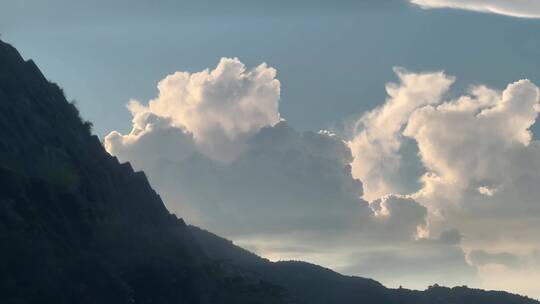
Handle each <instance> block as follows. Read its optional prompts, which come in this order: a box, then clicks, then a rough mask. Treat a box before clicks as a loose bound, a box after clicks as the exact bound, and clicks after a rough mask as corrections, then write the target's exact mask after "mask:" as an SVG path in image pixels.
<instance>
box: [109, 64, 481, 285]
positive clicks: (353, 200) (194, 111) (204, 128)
mask: <svg viewBox="0 0 540 304" xmlns="http://www.w3.org/2000/svg"><path fill="white" fill-rule="evenodd" d="M396 71H397V73H398V75H399V77H400V79H401V82H402V84H404V86H406V87H405V88H400V85H389V86H388V88H387V90H388V92H389V94H390V95H391V98H389V100H390V101H391V102H392V106H389V107H388V108H387V109H385V110H382V111H374V113H372V114H369V115H366V116H365V120H364V123H365V125H366V126H369V134H368V135H366V136H369V140H371V139H377V138H380V137H383V138H384V140H386V142H382V141H381V143H380V145H379V146H378V147H383V148H385V147H388V151H387V152H388V153H387V156H386V157H387V158H392V157H397V156H398V152H399V145H400V143H399V140H401V139H398V140H395V139H394V138H393V137H394V136H400V137H402V136H401V135H399V134H400V129H401V125H402V124H403V123H404V122H405V121H406V119H407V118H408V116H409V115H410V112H412V111H414V110H415V109H416V108H418V107H420V106H422V105H425V104H430V103H433V102H434V101H433V100H434V99H437V100H438V99H439V98H440V95H441V94H442V93H443V92H444V91H445V90H446V89H447V87H448V86H449V85H450V84H451V82H452V78H450V77H446V76H444V74H443V73H440V72H439V73H426V74H421V75H418V74H413V73H408V72H406V71H405V70H402V69H398V70H396ZM275 75H276V72H275V70H273V69H272V68H268V67H267V66H266V65H260V66H259V67H257V68H255V69H253V70H249V71H248V70H246V68H245V67H244V65H243V64H242V63H241V62H240V61H238V60H237V59H222V60H221V61H220V63H219V64H218V66H217V67H216V68H215V69H214V70H212V71H208V70H206V71H203V72H199V73H193V74H190V73H186V72H177V73H175V74H173V75H170V76H167V77H166V78H165V79H164V80H162V81H161V82H160V83H159V85H158V89H159V96H158V97H157V98H155V99H153V100H151V101H149V103H148V104H147V105H144V104H142V103H140V102H130V104H129V109H130V111H131V112H132V114H133V121H132V123H133V128H132V131H131V132H130V133H129V134H120V133H119V132H116V131H113V132H111V133H110V134H109V135H108V136H107V137H106V138H105V141H104V145H105V147H106V149H107V151H109V153H111V154H113V155H115V156H117V157H118V158H119V159H120V160H121V161H130V162H131V163H132V165H133V166H134V167H135V168H137V169H142V170H144V171H145V172H146V173H147V175H148V177H149V180H150V182H151V183H152V185H153V187H154V188H155V189H156V190H157V191H158V193H160V195H161V196H162V197H163V199H164V201H165V203H166V205H167V207H168V208H169V209H170V210H171V211H173V212H175V213H176V214H178V215H179V216H182V217H185V218H186V220H187V221H188V222H190V223H192V224H195V225H199V226H202V227H204V228H207V229H210V230H212V231H215V232H217V233H219V234H221V235H224V236H226V237H230V238H232V239H233V240H235V241H237V242H238V243H239V244H242V245H244V246H247V247H248V248H251V249H255V250H256V251H257V252H259V253H261V254H263V255H265V256H267V257H270V258H299V259H305V260H309V261H311V262H321V263H323V265H327V266H336V267H338V266H339V267H342V268H341V269H357V270H359V271H360V270H361V269H363V268H362V267H356V268H355V265H356V266H358V263H360V261H359V260H354V259H352V260H351V259H348V257H347V256H348V254H349V253H350V252H356V253H357V254H358V255H362V256H364V257H366V258H367V257H368V256H370V255H376V256H379V257H373V259H374V260H378V261H384V260H385V259H386V258H391V259H392V261H398V260H399V258H400V256H401V253H399V252H400V248H405V247H406V248H407V255H410V254H413V253H414V252H416V253H417V254H419V255H420V254H421V253H422V252H429V251H430V250H433V252H431V253H429V254H428V255H429V256H431V257H433V259H432V261H433V263H434V265H435V264H436V263H438V261H440V260H445V259H452V260H453V261H454V262H455V263H460V265H461V266H460V267H461V268H460V269H469V268H470V266H469V265H468V264H467V263H466V262H465V256H464V254H463V252H461V251H460V250H457V251H456V250H454V249H455V244H449V243H441V242H438V241H436V240H431V241H426V240H418V237H419V236H420V234H419V231H422V230H425V229H427V227H426V225H427V222H426V216H427V209H426V208H425V207H424V206H422V205H420V204H419V203H418V202H416V201H415V200H413V199H412V198H411V197H405V196H399V195H388V196H385V197H383V198H380V199H377V200H376V201H374V202H372V203H371V204H370V203H368V202H367V201H365V200H364V199H362V196H363V187H362V183H361V182H360V180H358V179H356V178H355V177H353V173H352V171H353V166H351V163H352V162H353V157H352V153H351V150H350V148H349V145H348V144H347V143H346V142H344V141H343V140H342V139H340V138H338V137H337V136H336V135H334V134H332V133H330V132H327V131H321V132H298V131H296V130H295V129H293V128H292V127H291V126H290V125H288V124H287V123H286V122H285V121H280V120H281V119H280V115H279V112H278V106H279V104H278V102H279V82H278V80H277V79H275ZM437 81H439V83H438V84H437V85H438V86H439V89H438V92H437V91H436V92H433V91H432V90H430V89H433V88H434V83H435V82H437ZM410 100H415V101H417V103H416V104H415V105H410V104H408V101H410ZM377 113H381V115H386V116H387V117H386V118H384V119H378V118H377V117H376V116H377ZM395 119H398V121H395ZM385 126H390V129H389V130H388V129H386V128H385ZM366 132H368V131H366ZM366 134H367V133H366ZM369 143H370V142H367V143H366V142H360V143H358V144H357V146H356V147H357V149H356V150H355V152H360V151H362V149H363V148H364V147H365V148H366V149H369V148H371V147H370V145H369ZM396 145H397V146H396ZM371 153H373V154H376V153H378V152H377V151H372V152H371ZM356 159H357V160H358V155H356ZM365 162H366V164H369V163H370V162H371V163H374V161H373V160H372V159H370V158H366V160H365ZM396 163H397V162H396ZM356 165H358V163H354V166H356ZM370 174H372V175H373V176H374V177H373V178H372V180H376V179H377V178H378V179H380V180H384V178H382V177H377V176H375V174H376V169H372V170H371V172H370ZM390 174H391V171H388V172H385V173H384V176H389V175H390ZM403 246H404V247H403ZM446 247H447V248H449V250H443V249H444V248H446ZM330 248H331V249H332V251H333V253H332V252H329V250H330ZM373 248H378V250H376V251H374V250H372V249H373ZM450 249H451V250H450ZM389 252H398V253H397V254H395V253H394V254H391V255H387V253H389ZM448 252H453V253H452V255H451V256H449V255H447V253H448ZM424 256H426V255H424ZM330 257H335V258H336V259H332V258H330ZM336 263H337V264H336ZM380 266H381V269H385V270H386V271H387V272H388V273H393V274H394V275H393V278H394V279H395V280H399V279H400V278H402V279H403V280H404V279H405V278H406V277H407V276H408V275H409V273H408V272H407V273H405V272H399V273H398V272H397V268H399V263H393V262H392V263H391V262H388V263H386V264H384V263H383V264H380ZM343 267H345V268H343ZM431 268H432V269H436V268H435V267H431ZM429 269H430V268H429V267H428V268H425V267H424V270H423V272H422V273H424V277H423V278H422V279H421V280H418V283H419V285H415V286H418V287H423V286H425V285H428V284H431V283H432V279H433V278H434V276H435V275H438V273H440V272H436V271H429ZM437 269H438V268H437ZM366 271H367V270H366ZM471 273H472V272H470V271H469V272H467V275H471ZM356 274H360V275H367V274H368V272H364V273H356ZM378 275H381V276H380V277H378V279H382V280H385V279H387V278H386V277H383V276H382V273H379V274H378ZM437 278H438V277H437ZM440 282H441V283H444V282H447V283H449V284H450V283H453V281H440Z"/></svg>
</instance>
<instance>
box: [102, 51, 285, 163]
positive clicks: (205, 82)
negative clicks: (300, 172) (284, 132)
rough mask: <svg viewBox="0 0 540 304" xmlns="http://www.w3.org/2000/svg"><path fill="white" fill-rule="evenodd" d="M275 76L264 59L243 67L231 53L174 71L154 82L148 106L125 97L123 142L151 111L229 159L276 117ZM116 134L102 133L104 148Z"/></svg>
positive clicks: (130, 138)
mask: <svg viewBox="0 0 540 304" xmlns="http://www.w3.org/2000/svg"><path fill="white" fill-rule="evenodd" d="M275 77H276V70H275V69H273V68H270V67H268V66H267V65H266V64H264V63H263V64H261V65H259V66H258V67H256V68H254V69H252V70H246V67H245V66H244V64H242V62H240V61H239V60H238V59H236V58H234V59H230V58H222V59H221V60H220V62H219V63H218V65H217V67H216V68H215V69H213V70H211V71H210V70H204V71H202V72H198V73H192V74H191V73H188V72H176V73H174V74H172V75H169V76H167V77H166V78H165V79H163V80H162V81H160V82H159V83H158V90H159V95H158V97H157V98H156V99H153V100H150V101H149V102H148V105H142V104H141V103H140V102H139V101H135V100H133V101H130V103H129V105H128V108H129V110H130V111H131V113H132V114H133V117H134V121H133V131H132V133H131V134H128V135H125V136H124V138H123V141H124V142H129V141H133V139H134V137H136V136H139V133H140V132H139V130H141V129H140V127H141V126H139V124H138V122H137V120H141V119H144V118H140V117H141V116H145V115H147V114H146V113H152V114H154V115H156V116H158V117H162V118H166V119H168V120H169V125H170V126H171V127H174V128H178V129H181V130H182V132H184V133H190V134H191V136H192V137H193V140H194V142H195V143H196V145H197V148H198V150H200V151H201V152H202V153H204V154H205V155H207V156H209V157H211V158H212V159H216V160H220V161H231V160H232V159H234V158H235V157H236V156H237V155H238V154H239V153H241V151H242V149H243V145H244V143H245V141H246V140H247V138H249V137H251V136H252V135H253V134H255V133H256V132H257V131H258V130H260V129H261V128H262V127H265V126H271V125H274V124H276V123H278V122H279V120H280V117H279V110H278V106H279V94H280V83H279V81H278V80H277V79H276V78H275ZM111 136H112V137H111ZM119 136H121V135H120V134H119V133H111V134H110V135H109V136H107V137H106V138H105V146H106V148H107V149H108V150H109V151H114V149H115V148H116V147H115V146H114V144H115V143H117V142H119V140H120V139H119V138H118V137H119Z"/></svg>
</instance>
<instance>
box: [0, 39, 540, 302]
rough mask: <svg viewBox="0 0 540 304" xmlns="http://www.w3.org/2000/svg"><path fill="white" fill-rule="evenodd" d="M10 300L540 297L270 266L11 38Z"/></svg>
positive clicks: (1, 259)
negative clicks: (183, 200)
mask: <svg viewBox="0 0 540 304" xmlns="http://www.w3.org/2000/svg"><path fill="white" fill-rule="evenodd" d="M0 245H1V247H0V303H2V304H4V303H8V304H11V303H13V304H15V303H194V304H197V303H203V304H206V303H208V304H219V303H235V304H236V303H239V304H241V303H263V304H265V303H490V304H497V303H516V304H522V303H523V304H525V303H538V302H535V301H532V300H530V299H527V298H523V297H520V296H514V295H511V294H508V293H502V292H484V291H479V290H471V289H467V288H454V289H447V288H439V287H437V288H431V289H429V290H427V291H425V292H416V291H409V290H392V289H387V288H385V287H384V286H382V285H381V284H379V283H377V282H376V281H373V280H369V279H363V278H355V277H346V276H342V275H340V274H338V273H335V272H333V271H330V270H328V269H325V268H322V267H319V266H315V265H311V264H307V263H303V262H280V263H271V262H269V261H267V260H264V259H262V258H260V257H258V256H256V255H254V254H252V253H250V252H248V251H246V250H244V249H241V248H239V247H236V246H234V245H233V244H232V243H231V242H230V241H227V240H225V239H223V238H220V237H218V236H216V235H213V234H211V233H209V232H206V231H204V230H201V229H198V228H195V227H188V226H186V224H185V223H184V221H183V220H181V219H178V218H176V216H174V215H171V214H170V213H169V212H168V211H167V209H166V208H165V205H164V204H163V202H162V201H161V199H160V197H159V195H158V194H157V193H156V192H155V191H154V190H153V189H152V188H151V187H150V185H149V183H148V181H147V179H146V176H145V174H144V173H142V172H134V171H133V169H132V168H131V166H130V165H129V163H126V164H120V163H119V162H118V160H117V159H116V158H115V157H112V156H110V155H109V154H108V153H106V152H105V150H104V149H103V147H102V145H101V143H100V141H99V139H98V138H97V137H96V136H93V135H92V134H91V123H89V122H85V121H82V120H81V118H80V117H79V113H78V111H77V109H76V107H75V106H74V105H73V104H72V103H69V102H68V101H67V100H66V98H65V96H64V94H63V92H62V90H61V89H60V88H59V87H58V86H57V85H56V84H53V83H51V82H49V81H47V80H46V78H45V77H44V76H43V75H42V74H41V72H40V71H39V69H38V68H37V66H36V65H35V64H34V62H32V61H25V60H23V58H22V57H21V56H20V55H19V53H18V52H17V50H16V49H15V48H13V47H12V46H10V45H8V44H6V43H4V42H1V41H0Z"/></svg>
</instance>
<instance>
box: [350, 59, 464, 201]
mask: <svg viewBox="0 0 540 304" xmlns="http://www.w3.org/2000/svg"><path fill="white" fill-rule="evenodd" d="M394 71H395V73H396V75H397V76H398V78H399V83H389V84H388V85H387V86H386V92H387V94H388V98H387V100H386V102H385V103H384V105H383V106H381V107H378V108H376V109H374V110H372V111H370V112H368V113H366V114H364V115H363V116H362V117H361V118H360V119H359V120H358V121H357V122H356V124H355V126H354V129H355V130H354V133H355V134H354V136H353V138H352V139H351V140H350V141H349V142H348V145H349V147H350V149H351V151H352V153H353V155H354V156H355V157H354V161H353V163H352V168H353V174H354V176H355V177H356V178H358V179H360V180H361V181H362V182H363V183H364V191H365V197H366V198H367V199H368V200H373V199H376V198H377V197H380V196H383V195H387V194H391V193H396V192H399V190H398V189H397V188H398V187H399V186H398V185H396V183H398V182H399V181H395V180H394V179H393V177H394V176H396V175H398V172H399V170H400V169H401V168H402V162H401V154H400V153H399V152H400V149H401V148H402V146H403V143H404V139H403V136H402V135H401V131H402V128H403V126H404V124H405V123H406V122H407V120H408V119H409V116H410V115H411V113H412V112H414V111H415V110H416V109H418V108H420V107H423V106H425V105H429V104H436V103H439V102H440V101H441V98H442V95H443V94H444V93H445V92H447V90H448V88H449V87H450V85H452V83H453V82H454V78H453V77H449V76H446V75H445V74H444V73H443V72H433V73H411V72H408V71H407V70H405V69H402V68H396V69H394Z"/></svg>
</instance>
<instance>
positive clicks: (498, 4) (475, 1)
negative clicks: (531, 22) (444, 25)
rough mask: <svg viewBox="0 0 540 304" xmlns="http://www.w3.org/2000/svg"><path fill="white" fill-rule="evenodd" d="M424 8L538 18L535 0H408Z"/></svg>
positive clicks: (539, 9)
mask: <svg viewBox="0 0 540 304" xmlns="http://www.w3.org/2000/svg"><path fill="white" fill-rule="evenodd" d="M410 2H411V3H413V4H416V5H419V6H420V7H422V8H424V9H435V8H453V9H463V10H470V11H476V12H484V13H492V14H499V15H506V16H512V17H518V18H540V2H539V1H537V0H410Z"/></svg>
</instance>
